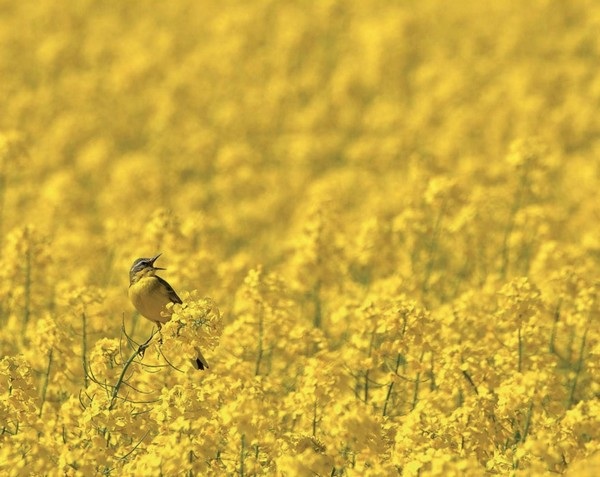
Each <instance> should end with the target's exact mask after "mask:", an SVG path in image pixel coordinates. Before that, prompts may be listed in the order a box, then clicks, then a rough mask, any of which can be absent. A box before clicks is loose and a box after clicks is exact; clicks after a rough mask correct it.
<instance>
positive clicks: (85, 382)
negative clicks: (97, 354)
mask: <svg viewBox="0 0 600 477" xmlns="http://www.w3.org/2000/svg"><path fill="white" fill-rule="evenodd" d="M81 320H82V322H83V340H82V341H83V342H82V343H81V348H82V360H83V387H84V388H85V389H87V387H88V384H89V376H88V373H87V369H88V362H87V316H86V314H85V311H84V312H83V313H82V314H81Z"/></svg>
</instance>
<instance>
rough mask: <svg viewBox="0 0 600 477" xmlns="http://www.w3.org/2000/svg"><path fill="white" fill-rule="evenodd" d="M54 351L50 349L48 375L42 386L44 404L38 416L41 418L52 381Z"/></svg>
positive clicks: (41, 405)
mask: <svg viewBox="0 0 600 477" xmlns="http://www.w3.org/2000/svg"><path fill="white" fill-rule="evenodd" d="M53 351H54V349H53V348H50V351H48V367H47V368H46V375H45V376H44V385H43V386H42V403H41V404H40V412H39V414H38V416H39V417H42V411H43V410H44V403H45V402H46V392H47V391H48V382H49V381H50V367H51V366H52V354H53Z"/></svg>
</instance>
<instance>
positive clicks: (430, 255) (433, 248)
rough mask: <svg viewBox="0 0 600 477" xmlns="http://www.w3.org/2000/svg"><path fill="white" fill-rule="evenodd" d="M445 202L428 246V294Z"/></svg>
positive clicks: (425, 288)
mask: <svg viewBox="0 0 600 477" xmlns="http://www.w3.org/2000/svg"><path fill="white" fill-rule="evenodd" d="M445 208H446V207H445V204H443V205H442V207H440V212H439V214H438V215H437V217H436V219H435V224H434V226H433V231H432V233H431V240H430V241H429V244H428V246H427V265H426V267H425V278H424V279H423V287H422V290H423V293H424V294H427V293H428V292H429V280H430V279H431V273H432V272H433V265H434V263H435V255H436V249H437V243H438V236H439V234H440V230H441V224H442V219H443V218H444V213H445Z"/></svg>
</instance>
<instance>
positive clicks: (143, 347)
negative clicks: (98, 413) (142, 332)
mask: <svg viewBox="0 0 600 477" xmlns="http://www.w3.org/2000/svg"><path fill="white" fill-rule="evenodd" d="M153 336H154V334H152V335H151V336H150V338H148V340H147V341H146V342H145V343H144V344H142V345H140V347H139V348H138V349H137V350H136V351H134V352H133V353H132V354H131V356H130V357H129V359H128V360H127V361H126V362H125V364H124V365H123V370H122V371H121V374H120V375H119V379H118V380H117V383H116V384H115V386H114V387H113V390H112V394H111V397H110V404H109V406H108V410H109V411H112V410H113V409H114V408H115V405H116V402H117V396H118V394H119V389H120V388H121V385H122V384H123V379H124V378H125V373H126V372H127V370H128V369H129V366H131V363H133V360H134V359H135V358H136V357H137V356H138V355H140V354H143V353H144V351H146V348H147V347H148V346H149V345H150V340H151V339H152V338H153Z"/></svg>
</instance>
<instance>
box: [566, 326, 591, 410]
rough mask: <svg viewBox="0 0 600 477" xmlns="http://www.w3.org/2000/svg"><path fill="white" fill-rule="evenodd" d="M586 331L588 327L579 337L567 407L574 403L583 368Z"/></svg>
mask: <svg viewBox="0 0 600 477" xmlns="http://www.w3.org/2000/svg"><path fill="white" fill-rule="evenodd" d="M587 332H588V328H587V327H586V328H585V331H584V332H583V336H582V337H581V345H580V347H579V357H578V359H577V366H576V368H575V376H574V377H573V381H572V382H571V387H570V389H569V402H568V405H567V409H570V408H571V407H572V406H573V404H574V403H575V391H576V389H577V383H578V381H579V376H580V374H581V370H582V369H583V355H584V353H585V344H586V341H587Z"/></svg>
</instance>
